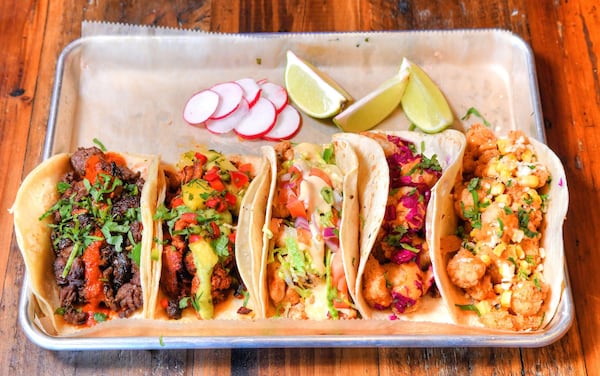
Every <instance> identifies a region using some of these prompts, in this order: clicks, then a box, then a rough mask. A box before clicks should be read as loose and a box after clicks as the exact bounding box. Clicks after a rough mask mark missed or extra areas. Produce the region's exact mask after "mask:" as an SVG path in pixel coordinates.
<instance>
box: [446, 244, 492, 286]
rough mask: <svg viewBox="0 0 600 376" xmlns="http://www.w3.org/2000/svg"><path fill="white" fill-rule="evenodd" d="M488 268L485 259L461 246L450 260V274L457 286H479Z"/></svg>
mask: <svg viewBox="0 0 600 376" xmlns="http://www.w3.org/2000/svg"><path fill="white" fill-rule="evenodd" d="M486 268H487V267H486V265H485V263H484V262H483V261H481V260H480V259H479V258H477V257H475V256H474V255H473V254H472V253H471V252H470V251H468V250H466V249H464V248H461V250H460V251H458V252H457V253H456V254H455V255H454V256H453V257H452V259H451V260H450V262H448V275H449V276H450V280H451V281H452V283H454V284H455V285H456V286H458V287H460V288H463V289H468V288H471V287H475V286H477V284H478V283H479V281H480V280H481V278H482V277H483V275H484V274H485V271H486Z"/></svg>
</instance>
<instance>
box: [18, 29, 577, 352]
mask: <svg viewBox="0 0 600 376" xmlns="http://www.w3.org/2000/svg"><path fill="white" fill-rule="evenodd" d="M142 28H144V29H146V27H143V26H142ZM148 29H149V30H150V28H148ZM166 30H169V31H173V29H166ZM182 32H187V31H185V30H182ZM431 33H445V34H461V33H462V34H485V33H498V34H500V35H503V36H506V37H507V38H509V39H510V42H511V43H512V44H515V45H517V46H518V48H519V49H520V50H521V52H522V53H524V55H525V59H526V64H527V67H526V68H527V70H526V71H527V75H528V78H529V85H530V89H531V101H532V106H533V119H534V124H535V130H536V132H537V134H536V135H534V136H535V137H537V138H538V139H539V140H540V141H542V142H546V135H545V130H544V127H543V117H542V109H541V102H540V94H539V87H538V81H537V73H536V69H535V61H534V56H533V51H532V49H531V47H530V45H529V44H528V43H527V42H525V40H523V39H522V38H521V37H520V36H519V35H517V34H515V33H513V32H512V31H510V30H507V29H499V28H485V29H453V30H406V31H364V32H363V31H347V32H294V33H241V34H229V33H218V32H203V31H189V33H188V34H182V35H172V34H166V35H158V34H153V35H145V36H139V35H138V36H136V35H132V36H122V35H112V34H109V35H95V36H85V37H80V38H77V39H75V40H74V41H72V42H71V43H69V44H68V45H67V46H66V47H65V48H64V49H63V50H62V52H61V54H60V55H59V58H58V61H57V66H56V73H55V81H54V85H53V90H52V100H51V104H50V113H49V117H48V125H47V133H46V137H45V141H44V146H43V153H42V158H43V159H47V158H49V157H50V156H51V155H52V148H53V143H54V136H55V131H56V127H57V118H58V114H59V108H58V107H59V104H60V94H61V89H62V83H63V82H62V78H63V76H64V69H65V60H66V59H67V57H68V55H69V54H70V52H71V51H73V50H74V49H76V48H78V47H80V46H81V45H82V44H85V43H87V42H88V41H93V40H96V39H99V38H102V39H111V38H112V39H119V40H123V39H127V38H129V39H139V38H143V39H146V38H153V39H154V38H159V39H185V38H194V36H197V35H203V36H219V37H227V36H232V37H240V36H241V37H244V38H255V39H268V38H275V37H277V38H282V37H283V38H302V37H312V36H319V37H327V36H340V35H343V36H351V35H356V36H369V35H380V34H391V35H404V34H431ZM564 274H565V286H564V291H563V295H562V298H561V302H560V304H559V307H558V310H557V312H556V315H560V317H556V316H555V317H554V318H553V319H552V322H554V321H557V322H556V323H555V324H554V325H553V326H552V328H551V329H550V330H544V331H540V332H535V333H515V334H505V333H499V334H496V335H489V334H485V335H483V334H474V335H461V336H458V335H439V334H435V335H433V334H432V335H422V334H419V335H372V336H368V337H366V336H360V335H335V334H323V335H293V336H268V335H264V336H249V335H246V336H244V335H240V336H210V337H202V336H164V337H161V339H160V340H159V339H158V338H157V337H156V336H149V337H138V336H136V337H102V338H97V337H93V338H92V337H87V338H85V337H55V336H50V335H48V334H46V333H43V332H42V331H41V330H40V329H39V328H38V327H37V326H36V325H35V324H34V323H33V322H32V321H31V320H30V318H29V317H28V314H27V312H28V307H29V304H30V302H31V301H30V297H31V295H30V294H31V293H30V288H29V283H28V278H27V272H25V274H24V279H23V285H22V289H21V294H20V302H19V315H18V317H19V322H20V324H21V327H22V329H23V331H24V333H25V335H26V336H27V337H28V338H29V340H31V341H32V342H34V343H35V344H37V345H38V346H40V347H42V348H46V349H49V350H58V351H60V350H152V349H154V350H161V349H216V348H230V349H231V348H301V347H304V348H319V347H323V348H324V347H375V346H376V347H414V348H424V347H440V348H445V347H530V348H537V347H544V346H547V345H550V344H552V343H554V342H555V341H557V340H559V339H560V338H561V337H562V336H564V335H565V334H566V332H567V331H568V330H569V329H570V327H571V325H572V323H573V321H574V306H573V297H572V293H571V286H570V281H569V274H568V271H567V266H566V262H565V268H564Z"/></svg>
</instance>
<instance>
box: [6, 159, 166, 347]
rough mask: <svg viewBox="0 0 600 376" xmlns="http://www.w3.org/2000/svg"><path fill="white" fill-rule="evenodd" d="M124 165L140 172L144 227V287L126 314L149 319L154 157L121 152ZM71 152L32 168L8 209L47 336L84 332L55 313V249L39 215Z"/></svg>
mask: <svg viewBox="0 0 600 376" xmlns="http://www.w3.org/2000/svg"><path fill="white" fill-rule="evenodd" d="M120 155H121V156H122V157H124V158H125V161H126V163H127V166H128V167H129V168H130V169H131V170H132V171H135V172H140V173H141V175H142V177H143V178H144V180H145V184H144V188H143V190H142V194H141V202H140V205H141V213H142V223H143V226H144V229H143V233H142V252H141V258H140V283H141V286H142V291H143V298H144V306H143V309H142V310H140V311H139V312H136V313H134V314H133V315H132V316H130V318H143V317H147V307H148V306H147V304H146V301H147V298H148V295H147V294H148V292H149V284H150V279H149V278H150V276H149V274H148V272H147V271H148V267H149V263H150V249H151V247H152V242H153V233H154V230H153V225H152V216H153V213H154V210H155V207H156V198H155V197H156V192H157V191H156V189H157V188H156V174H157V171H158V158H157V157H153V156H142V155H130V154H129V155H128V154H120ZM71 170H72V167H71V164H70V155H69V154H67V153H63V154H58V155H55V156H53V157H51V158H49V159H47V160H45V161H44V162H42V163H41V164H40V165H38V166H37V167H36V168H35V169H34V170H32V171H31V172H30V173H29V174H28V175H27V177H26V178H25V179H24V180H23V182H22V184H21V186H20V188H19V190H18V191H17V195H16V198H15V202H14V204H13V207H12V209H11V210H12V212H13V216H14V226H15V236H16V239H17V243H18V245H19V249H20V250H21V254H22V256H23V259H24V261H25V267H26V269H27V278H28V282H29V286H30V288H31V290H32V294H33V297H34V299H35V300H36V301H37V303H38V306H39V312H36V313H35V314H36V320H37V321H39V322H40V323H41V324H42V326H43V328H42V329H43V330H45V331H46V332H47V333H48V334H51V335H64V334H68V333H72V332H74V331H79V330H82V328H83V327H75V326H72V325H69V324H67V323H65V322H64V320H63V319H62V316H60V315H57V314H55V313H54V312H55V310H56V309H57V308H58V307H60V297H59V288H58V286H57V284H56V279H55V276H54V271H53V265H52V264H53V262H54V258H55V256H54V251H53V250H52V244H51V239H50V234H51V229H50V228H49V227H48V224H50V223H51V218H45V219H44V220H42V221H40V220H39V219H38V218H40V216H42V215H43V214H44V213H45V212H46V211H47V210H48V209H49V208H50V207H52V206H53V205H54V204H55V203H56V201H57V200H58V199H59V197H60V195H59V194H58V192H57V190H56V185H57V183H58V182H59V181H60V179H61V178H62V176H63V175H64V174H65V173H67V172H69V171H71Z"/></svg>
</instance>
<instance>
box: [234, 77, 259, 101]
mask: <svg viewBox="0 0 600 376" xmlns="http://www.w3.org/2000/svg"><path fill="white" fill-rule="evenodd" d="M235 82H236V83H237V84H238V85H240V86H241V87H242V90H243V91H244V99H246V100H247V101H248V104H249V105H250V107H252V106H254V104H255V103H256V101H257V100H258V97H260V92H261V88H260V86H259V85H258V83H257V82H256V81H255V80H253V79H252V78H240V79H239V80H236V81H235Z"/></svg>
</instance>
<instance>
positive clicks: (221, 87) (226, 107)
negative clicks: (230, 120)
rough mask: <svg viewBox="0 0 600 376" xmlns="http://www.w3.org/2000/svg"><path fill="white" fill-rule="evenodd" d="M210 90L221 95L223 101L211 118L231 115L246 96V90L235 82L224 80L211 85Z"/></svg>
mask: <svg viewBox="0 0 600 376" xmlns="http://www.w3.org/2000/svg"><path fill="white" fill-rule="evenodd" d="M210 90H212V91H214V92H215V93H217V94H219V97H221V102H219V105H218V106H217V110H216V111H215V113H214V114H212V116H211V117H210V118H211V119H222V118H224V117H225V116H229V115H231V114H232V113H233V112H234V111H235V110H236V109H237V108H238V106H239V105H240V102H241V101H242V98H243V96H244V90H243V89H242V87H241V86H240V85H238V84H236V83H235V82H223V83H221V84H217V85H215V86H213V87H211V88H210Z"/></svg>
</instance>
